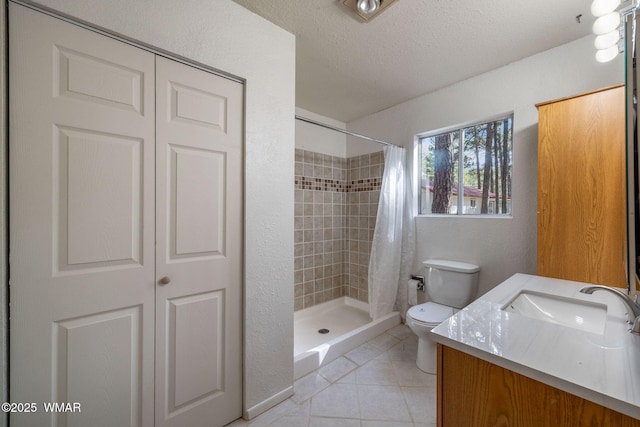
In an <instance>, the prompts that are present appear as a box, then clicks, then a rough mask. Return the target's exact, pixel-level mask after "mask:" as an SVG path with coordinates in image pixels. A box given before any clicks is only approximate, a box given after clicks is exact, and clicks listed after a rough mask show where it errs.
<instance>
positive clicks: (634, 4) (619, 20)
mask: <svg viewBox="0 0 640 427" xmlns="http://www.w3.org/2000/svg"><path fill="white" fill-rule="evenodd" d="M639 1H640V0H627V1H625V3H628V4H627V5H625V6H623V7H622V8H619V6H620V4H621V1H620V0H593V3H591V14H592V15H593V16H595V17H596V18H597V19H596V22H594V23H593V27H592V30H593V33H594V34H596V36H597V37H596V39H595V41H594V43H593V44H594V46H595V47H596V49H597V52H596V60H597V61H598V62H609V61H611V60H612V59H613V58H615V57H616V56H618V53H621V52H623V50H624V46H623V43H622V42H623V38H624V22H626V17H627V16H628V15H630V14H634V15H635V12H636V10H637V9H638V6H639V5H640V3H639Z"/></svg>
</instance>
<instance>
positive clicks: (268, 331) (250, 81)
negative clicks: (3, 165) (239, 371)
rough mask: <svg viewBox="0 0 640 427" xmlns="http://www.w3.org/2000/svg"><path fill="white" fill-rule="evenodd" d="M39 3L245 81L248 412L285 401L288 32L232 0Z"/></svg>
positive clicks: (289, 233) (289, 256) (290, 135)
mask: <svg viewBox="0 0 640 427" xmlns="http://www.w3.org/2000/svg"><path fill="white" fill-rule="evenodd" d="M38 4H41V5H43V6H46V7H49V8H51V9H53V10H56V11H59V12H62V13H65V14H67V15H70V16H72V17H75V18H77V19H81V20H84V21H87V22H89V23H92V24H95V25H98V26H100V27H103V28H106V29H108V30H110V31H112V32H116V33H119V34H122V35H124V36H126V37H129V38H133V39H135V40H138V41H140V42H143V43H147V44H150V45H152V46H155V47H157V48H161V49H164V50H167V51H169V52H172V53H175V54H177V55H180V56H183V57H186V58H189V59H191V60H195V61H198V62H200V63H203V64H206V65H209V66H211V67H214V68H217V69H219V70H222V71H225V72H228V73H231V74H234V75H237V76H239V77H242V78H244V79H246V86H245V97H246V110H245V122H246V123H245V129H246V135H245V137H246V155H245V168H246V182H245V189H246V194H245V199H246V201H245V217H246V225H245V284H246V285H245V286H246V288H245V289H246V292H245V307H244V310H245V319H246V320H245V325H244V327H245V328H244V335H245V336H244V342H245V348H244V352H245V354H244V370H245V373H244V375H245V380H244V381H245V386H244V393H245V394H244V408H245V413H246V414H247V415H249V416H255V415H257V414H258V413H260V412H262V411H264V410H266V409H268V408H269V407H270V406H272V405H274V404H276V403H278V402H279V401H281V400H284V399H286V398H287V397H288V396H290V395H291V394H292V386H293V285H292V284H293V169H294V119H293V117H294V113H295V38H294V36H293V35H291V34H289V33H287V32H285V31H284V30H282V29H280V28H278V27H276V26H275V25H273V24H271V23H270V22H268V21H266V20H264V19H262V18H260V17H258V16H257V15H254V14H253V13H251V12H249V11H247V10H246V9H244V8H242V7H241V6H239V5H237V4H235V3H233V2H232V1H231V0H181V1H175V0H135V1H131V0H109V1H104V0H39V1H38ZM3 28H4V26H3ZM2 37H3V38H4V34H3V35H2ZM5 99H6V97H5V96H3V101H4V100H5ZM3 170H4V169H3ZM0 184H2V180H0ZM0 196H2V197H5V196H6V190H5V189H4V188H0ZM0 207H2V206H0ZM3 210H4V208H2V209H0V212H1V211H3ZM2 236H4V234H2ZM3 240H5V239H3ZM1 271H2V269H0V272H1ZM238 357H241V355H238Z"/></svg>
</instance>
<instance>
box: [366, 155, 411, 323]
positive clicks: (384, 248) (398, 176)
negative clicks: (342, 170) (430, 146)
mask: <svg viewBox="0 0 640 427" xmlns="http://www.w3.org/2000/svg"><path fill="white" fill-rule="evenodd" d="M406 151H407V150H405V149H404V148H402V147H397V146H392V145H388V146H386V147H385V149H384V174H383V177H382V188H381V189H380V202H379V204H378V217H377V219H376V227H375V231H374V234H373V243H372V245H371V257H370V258H369V315H370V316H371V318H373V319H377V318H379V317H382V316H384V315H386V314H389V313H391V312H392V311H394V308H395V309H396V310H398V311H400V313H401V315H402V317H403V318H404V316H405V313H406V311H407V309H408V307H409V303H408V301H407V286H406V284H407V280H408V279H409V276H410V271H411V266H412V264H413V256H414V252H415V223H414V218H415V215H414V212H415V211H416V209H417V208H416V206H415V203H414V199H415V198H414V194H413V185H412V184H413V180H412V179H411V176H410V174H409V173H408V170H407V167H406V165H407V158H406V157H407V156H406Z"/></svg>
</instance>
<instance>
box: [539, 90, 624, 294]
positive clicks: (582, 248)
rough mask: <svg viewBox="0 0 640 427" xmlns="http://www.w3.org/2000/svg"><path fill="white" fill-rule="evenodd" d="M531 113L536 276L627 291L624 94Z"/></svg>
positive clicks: (602, 93)
mask: <svg viewBox="0 0 640 427" xmlns="http://www.w3.org/2000/svg"><path fill="white" fill-rule="evenodd" d="M536 107H538V115H539V124H538V275H540V276H547V277H554V278H558V279H567V280H575V281H579V282H588V283H597V284H601V285H607V286H615V287H621V288H623V287H626V278H625V269H626V267H625V257H626V237H625V236H626V225H625V224H626V214H625V212H626V208H625V206H626V202H625V197H626V192H625V91H624V86H618V87H614V88H608V89H603V90H599V91H596V92H590V93H587V94H583V95H579V96H575V97H571V98H565V99H561V100H557V101H551V102H547V103H542V104H538V105H536Z"/></svg>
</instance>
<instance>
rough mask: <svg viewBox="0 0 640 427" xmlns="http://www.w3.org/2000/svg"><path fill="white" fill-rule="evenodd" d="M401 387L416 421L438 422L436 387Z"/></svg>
mask: <svg viewBox="0 0 640 427" xmlns="http://www.w3.org/2000/svg"><path fill="white" fill-rule="evenodd" d="M401 389H402V394H403V395H404V400H405V402H407V407H408V408H409V413H410V414H411V419H413V421H414V422H421V423H435V422H436V389H435V387H401Z"/></svg>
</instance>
